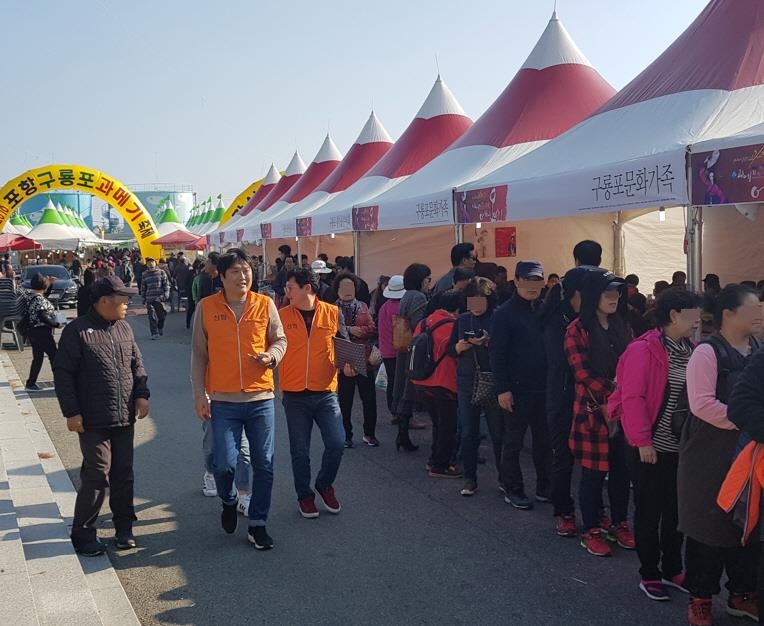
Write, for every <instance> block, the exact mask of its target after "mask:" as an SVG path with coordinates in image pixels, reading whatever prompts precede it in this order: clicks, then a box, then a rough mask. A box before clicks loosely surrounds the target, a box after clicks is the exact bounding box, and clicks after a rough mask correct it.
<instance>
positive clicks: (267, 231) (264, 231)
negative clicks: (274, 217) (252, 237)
mask: <svg viewBox="0 0 764 626" xmlns="http://www.w3.org/2000/svg"><path fill="white" fill-rule="evenodd" d="M271 232H272V230H271V225H270V224H267V223H265V222H263V223H262V224H260V236H261V237H262V238H263V239H272V237H271Z"/></svg>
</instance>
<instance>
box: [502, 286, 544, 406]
mask: <svg viewBox="0 0 764 626" xmlns="http://www.w3.org/2000/svg"><path fill="white" fill-rule="evenodd" d="M488 352H489V355H490V358H491V370H492V371H493V375H494V379H495V380H496V393H504V392H505V391H511V392H512V393H528V392H535V393H538V392H543V391H544V389H545V388H546V353H545V351H544V334H543V331H542V328H541V318H540V316H539V314H538V312H537V311H536V310H535V306H534V303H531V302H528V301H527V300H523V299H522V298H521V297H520V296H518V295H517V294H515V295H514V296H512V297H511V298H510V299H509V300H508V301H507V302H505V303H504V304H502V305H501V306H500V307H499V308H498V309H496V312H495V313H494V314H493V322H492V324H491V343H490V346H489V349H488Z"/></svg>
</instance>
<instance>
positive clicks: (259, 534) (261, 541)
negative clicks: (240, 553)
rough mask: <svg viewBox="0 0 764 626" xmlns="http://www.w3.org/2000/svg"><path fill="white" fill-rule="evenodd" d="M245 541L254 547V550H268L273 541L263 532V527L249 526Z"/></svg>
mask: <svg viewBox="0 0 764 626" xmlns="http://www.w3.org/2000/svg"><path fill="white" fill-rule="evenodd" d="M247 539H249V543H251V544H252V545H253V546H255V550H270V549H271V548H272V547H273V539H271V536H270V535H269V534H268V531H267V530H265V526H250V527H249V530H248V531H247Z"/></svg>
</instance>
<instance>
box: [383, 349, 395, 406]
mask: <svg viewBox="0 0 764 626" xmlns="http://www.w3.org/2000/svg"><path fill="white" fill-rule="evenodd" d="M395 361H396V357H390V358H389V359H382V363H383V364H384V366H385V374H387V393H386V394H385V395H386V397H387V410H388V411H390V415H392V414H393V390H394V389H395Z"/></svg>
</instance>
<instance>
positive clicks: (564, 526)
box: [555, 515, 578, 537]
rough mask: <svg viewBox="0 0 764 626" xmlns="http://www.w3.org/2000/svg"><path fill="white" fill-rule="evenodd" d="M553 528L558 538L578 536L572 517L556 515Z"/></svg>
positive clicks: (574, 520)
mask: <svg viewBox="0 0 764 626" xmlns="http://www.w3.org/2000/svg"><path fill="white" fill-rule="evenodd" d="M555 528H556V530H557V534H558V535H559V536H560V537H575V536H576V535H577V534H578V533H577V532H576V518H575V517H574V516H573V515H558V516H557V522H556V524H555Z"/></svg>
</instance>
